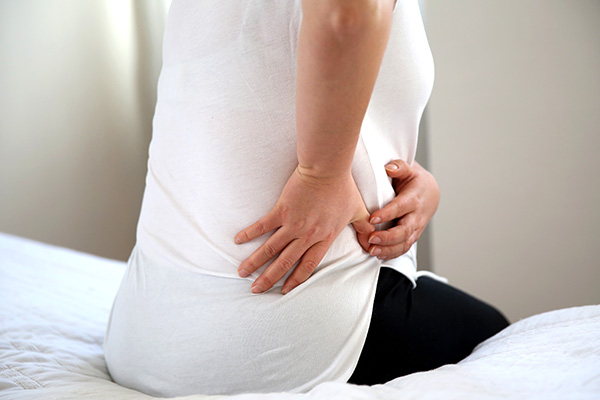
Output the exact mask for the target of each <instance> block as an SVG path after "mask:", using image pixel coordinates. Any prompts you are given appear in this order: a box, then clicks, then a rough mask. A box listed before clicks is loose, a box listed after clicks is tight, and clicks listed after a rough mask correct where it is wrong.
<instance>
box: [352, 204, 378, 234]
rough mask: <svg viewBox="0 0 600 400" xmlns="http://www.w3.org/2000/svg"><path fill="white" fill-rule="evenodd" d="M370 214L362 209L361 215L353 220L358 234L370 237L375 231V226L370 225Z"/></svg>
mask: <svg viewBox="0 0 600 400" xmlns="http://www.w3.org/2000/svg"><path fill="white" fill-rule="evenodd" d="M369 217H370V215H369V212H368V211H367V209H366V208H364V207H362V208H361V210H360V211H359V213H358V214H357V215H356V216H355V217H354V219H353V220H352V226H353V227H354V230H355V231H356V233H359V234H363V235H368V234H369V233H371V232H373V231H375V226H373V225H371V224H370V223H369Z"/></svg>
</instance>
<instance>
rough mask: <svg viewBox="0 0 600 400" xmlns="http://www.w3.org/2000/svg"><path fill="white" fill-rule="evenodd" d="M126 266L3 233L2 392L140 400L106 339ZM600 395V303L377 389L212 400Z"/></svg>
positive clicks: (514, 330) (549, 317) (344, 387)
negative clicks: (111, 371) (116, 376)
mask: <svg viewBox="0 0 600 400" xmlns="http://www.w3.org/2000/svg"><path fill="white" fill-rule="evenodd" d="M124 267H125V265H124V263H122V262H118V261H112V260H107V259H103V258H99V257H95V256H91V255H88V254H83V253H79V252H75V251H72V250H67V249H63V248H59V247H54V246H49V245H45V244H41V243H38V242H34V241H30V240H26V239H22V238H18V237H14V236H10V235H5V234H0V398H2V399H116V400H121V399H123V400H124V399H131V400H138V399H139V400H148V399H153V397H151V396H147V395H145V394H142V393H139V392H136V391H132V390H129V389H125V388H123V387H121V386H119V385H117V384H115V383H113V382H111V380H110V377H109V375H108V373H107V370H106V365H105V363H104V358H103V355H102V340H103V336H104V331H105V327H106V321H107V318H108V313H109V310H110V306H111V304H112V299H113V296H114V294H115V293H116V290H117V288H118V285H119V282H120V278H121V275H122V273H123V271H124ZM217 398H222V399H227V400H249V399H267V400H268V399H294V400H296V399H323V400H325V399H385V400H387V399H389V400H391V399H394V400H395V399H499V398H502V399H504V398H511V399H561V400H563V399H600V306H585V307H576V308H569V309H564V310H558V311H553V312H549V313H544V314H540V315H536V316H533V317H530V318H527V319H524V320H522V321H519V322H517V323H515V324H513V325H511V326H510V327H508V328H507V329H505V330H504V331H502V332H500V333H499V334H497V335H496V336H494V337H492V338H490V339H489V340H487V341H486V342H484V343H482V344H481V345H480V346H478V348H477V349H476V350H475V351H474V352H473V354H472V355H471V356H469V357H468V358H467V359H465V360H463V361H462V362H460V363H459V364H457V365H447V366H444V367H441V368H438V369H437V370H434V371H429V372H424V373H418V374H413V375H409V376H406V377H402V378H398V379H396V380H394V381H391V382H388V383H386V384H385V385H378V386H372V387H364V386H362V387H361V386H354V385H349V384H339V383H324V384H321V385H319V386H317V387H316V388H314V389H313V390H312V391H310V392H309V393H306V394H289V393H274V394H270V395H264V394H244V395H236V396H203V395H195V396H188V397H186V399H190V400H208V399H217Z"/></svg>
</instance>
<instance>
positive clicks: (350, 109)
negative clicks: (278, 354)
mask: <svg viewBox="0 0 600 400" xmlns="http://www.w3.org/2000/svg"><path fill="white" fill-rule="evenodd" d="M393 6H394V1H393V0H304V1H303V3H302V10H303V20H302V26H301V29H300V35H299V39H298V65H297V77H296V128H297V135H298V145H297V156H298V167H297V168H296V169H295V171H294V172H293V173H292V175H291V176H290V178H289V180H288V181H287V183H286V185H285V187H284V189H283V191H282V193H281V195H280V197H279V199H278V200H277V202H276V204H275V206H274V207H273V209H272V210H271V211H270V212H269V213H268V214H267V215H265V216H264V217H263V218H261V219H260V220H258V221H257V222H256V223H254V224H252V225H251V226H249V227H247V228H246V229H244V230H242V231H240V232H239V233H238V234H237V235H236V236H235V238H234V240H235V242H236V243H245V242H248V241H250V240H252V239H254V238H257V237H259V236H262V235H264V234H266V233H268V232H270V231H273V230H276V231H275V233H274V234H273V235H272V236H271V237H270V238H269V239H268V240H267V241H266V242H265V243H264V244H263V245H261V246H260V247H259V248H258V249H257V250H256V251H255V252H254V253H252V254H251V255H250V256H249V257H248V258H247V259H246V260H244V261H243V262H242V263H241V264H240V266H239V269H238V273H239V275H240V276H242V277H246V276H248V275H249V274H251V273H252V272H254V271H256V270H257V269H258V268H260V267H261V266H263V265H264V264H265V263H266V262H267V261H269V260H271V259H274V261H273V262H272V263H271V265H269V267H268V268H266V269H265V271H264V272H263V273H262V274H261V275H260V276H259V277H258V278H257V279H256V281H255V282H254V283H253V285H252V292H253V293H261V292H264V291H266V290H268V289H269V288H271V287H272V286H273V284H274V283H275V282H277V281H278V280H279V279H281V278H282V277H283V276H284V275H285V274H286V273H287V272H288V271H289V270H290V269H292V268H294V265H296V263H297V262H298V264H297V265H296V267H295V268H294V270H293V272H292V274H291V275H290V277H289V278H288V279H287V281H286V282H285V284H284V286H283V289H282V293H283V294H285V293H287V292H289V291H290V290H292V289H293V288H295V287H296V286H298V285H299V284H301V283H302V282H304V281H306V279H308V278H309V277H310V275H311V274H312V272H313V271H314V270H315V268H316V267H317V265H318V264H319V263H320V261H321V260H322V259H323V257H324V256H325V253H326V252H327V250H328V249H329V247H330V246H331V244H332V243H333V241H334V240H335V238H336V237H337V236H338V235H339V234H340V232H341V231H342V230H343V229H344V227H346V226H347V225H348V224H350V223H351V224H352V225H353V226H354V229H355V230H356V231H357V233H358V234H360V235H369V234H370V233H371V232H373V231H374V226H373V225H371V224H370V223H369V221H368V220H369V213H368V211H367V209H366V207H365V205H364V202H363V201H362V198H361V196H360V192H359V191H358V188H357V187H356V184H355V183H354V180H353V179H352V175H351V173H350V168H351V164H352V159H353V156H354V152H355V149H356V144H357V141H358V136H359V133H360V127H361V125H362V120H363V118H364V115H365V112H366V109H367V105H368V103H369V99H370V97H371V93H372V91H373V87H374V85H375V80H376V78H377V75H378V73H379V68H380V65H381V60H382V58H383V53H384V51H385V48H386V46H387V41H388V38H389V34H390V28H391V22H392V10H393Z"/></svg>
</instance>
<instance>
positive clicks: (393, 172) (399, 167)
mask: <svg viewBox="0 0 600 400" xmlns="http://www.w3.org/2000/svg"><path fill="white" fill-rule="evenodd" d="M385 171H386V172H387V174H388V176H389V177H390V178H396V179H405V178H408V177H409V176H410V175H411V174H412V171H411V167H410V165H408V164H407V163H406V162H405V161H404V160H394V161H390V162H389V163H387V164H386V166H385Z"/></svg>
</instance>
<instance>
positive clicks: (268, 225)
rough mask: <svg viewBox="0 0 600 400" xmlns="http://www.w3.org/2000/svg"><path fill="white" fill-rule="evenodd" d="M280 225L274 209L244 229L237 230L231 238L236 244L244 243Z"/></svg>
mask: <svg viewBox="0 0 600 400" xmlns="http://www.w3.org/2000/svg"><path fill="white" fill-rule="evenodd" d="M280 226H281V223H280V221H279V217H278V214H277V213H276V212H275V210H271V211H270V212H269V213H268V214H267V215H265V216H264V217H262V218H261V219H259V220H258V221H256V222H255V223H253V224H252V225H250V226H249V227H247V228H246V229H243V230H241V231H240V232H238V234H237V235H235V238H234V239H233V240H234V242H235V243H236V244H242V243H246V242H249V241H250V240H252V239H256V238H257V237H259V236H262V235H264V234H265V233H267V232H270V231H272V230H273V229H275V228H278V227H280Z"/></svg>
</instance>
